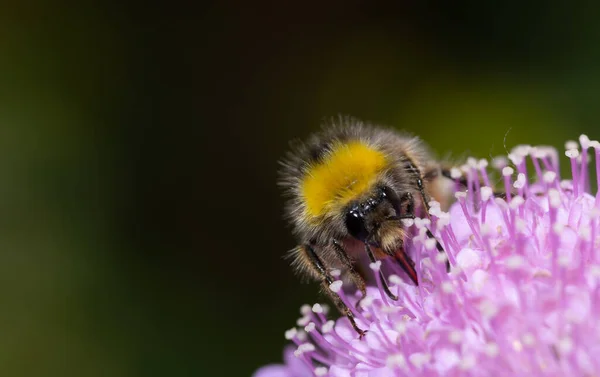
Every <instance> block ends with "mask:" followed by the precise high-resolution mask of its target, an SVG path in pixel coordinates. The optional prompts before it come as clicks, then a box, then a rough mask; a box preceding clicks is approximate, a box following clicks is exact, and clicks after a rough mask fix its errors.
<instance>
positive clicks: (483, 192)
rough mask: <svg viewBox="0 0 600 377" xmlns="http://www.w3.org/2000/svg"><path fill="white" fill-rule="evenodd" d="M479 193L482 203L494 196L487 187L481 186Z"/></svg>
mask: <svg viewBox="0 0 600 377" xmlns="http://www.w3.org/2000/svg"><path fill="white" fill-rule="evenodd" d="M479 192H480V193H481V200H482V201H484V202H487V201H488V200H489V199H490V198H491V197H492V195H493V194H494V192H493V191H492V188H491V187H488V186H483V187H482V188H481V190H480V191H479Z"/></svg>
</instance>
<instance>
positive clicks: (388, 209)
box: [345, 186, 402, 249]
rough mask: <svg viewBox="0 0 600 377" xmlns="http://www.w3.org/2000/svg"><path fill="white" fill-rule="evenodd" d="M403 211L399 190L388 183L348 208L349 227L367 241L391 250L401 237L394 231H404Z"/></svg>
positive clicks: (398, 232)
mask: <svg viewBox="0 0 600 377" xmlns="http://www.w3.org/2000/svg"><path fill="white" fill-rule="evenodd" d="M401 211H402V203H401V200H400V198H399V197H398V195H397V194H396V192H394V190H392V189H390V188H389V187H388V186H380V187H377V188H376V189H375V190H374V192H373V195H371V196H370V197H368V198H367V199H364V200H362V201H357V202H353V203H351V204H350V205H349V206H348V207H347V209H346V216H345V225H346V229H347V231H348V233H349V234H350V235H351V236H352V237H354V238H355V239H357V240H359V241H361V242H363V243H367V244H369V245H372V246H374V247H378V248H379V247H384V248H385V249H387V248H388V246H391V245H390V244H394V245H395V244H396V241H397V240H396V238H397V237H394V236H393V235H392V234H398V235H400V234H401V230H400V222H399V220H400V216H401Z"/></svg>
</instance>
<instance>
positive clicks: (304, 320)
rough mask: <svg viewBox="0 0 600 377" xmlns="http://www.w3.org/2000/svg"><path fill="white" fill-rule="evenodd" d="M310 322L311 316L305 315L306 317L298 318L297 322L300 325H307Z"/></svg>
mask: <svg viewBox="0 0 600 377" xmlns="http://www.w3.org/2000/svg"><path fill="white" fill-rule="evenodd" d="M308 322H310V317H309V316H304V317H300V318H298V320H297V321H296V324H297V325H298V326H306V325H308Z"/></svg>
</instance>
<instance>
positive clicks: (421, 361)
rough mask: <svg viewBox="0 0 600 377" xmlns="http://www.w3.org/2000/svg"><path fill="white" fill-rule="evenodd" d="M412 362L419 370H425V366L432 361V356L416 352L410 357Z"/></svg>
mask: <svg viewBox="0 0 600 377" xmlns="http://www.w3.org/2000/svg"><path fill="white" fill-rule="evenodd" d="M408 359H409V360H410V362H411V363H412V364H413V365H414V366H415V367H417V368H418V369H421V368H423V365H425V364H427V363H428V362H429V360H431V355H430V354H428V353H423V352H415V353H413V354H412V355H410V356H409V357H408Z"/></svg>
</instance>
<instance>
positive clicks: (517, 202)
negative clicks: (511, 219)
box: [509, 195, 525, 209]
mask: <svg viewBox="0 0 600 377" xmlns="http://www.w3.org/2000/svg"><path fill="white" fill-rule="evenodd" d="M524 203H525V199H523V197H522V196H519V195H516V196H515V197H513V198H512V200H511V201H510V204H509V206H510V208H511V209H517V208H519V207H520V206H522V205H523V204H524Z"/></svg>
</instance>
